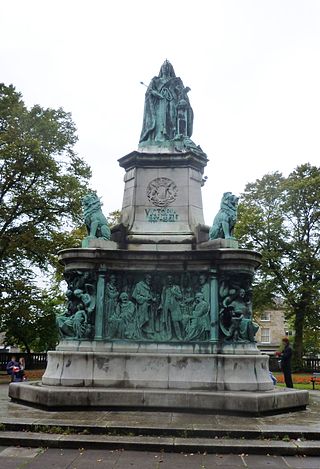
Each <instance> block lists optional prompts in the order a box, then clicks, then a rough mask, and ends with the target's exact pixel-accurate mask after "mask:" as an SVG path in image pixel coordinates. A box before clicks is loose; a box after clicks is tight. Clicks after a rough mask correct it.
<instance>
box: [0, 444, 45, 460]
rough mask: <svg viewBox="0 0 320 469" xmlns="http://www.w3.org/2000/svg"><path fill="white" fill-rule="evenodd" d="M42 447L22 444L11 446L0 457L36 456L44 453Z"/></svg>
mask: <svg viewBox="0 0 320 469" xmlns="http://www.w3.org/2000/svg"><path fill="white" fill-rule="evenodd" d="M42 452H43V449H42V448H22V447H21V446H9V447H7V448H6V449H4V450H3V451H1V453H0V457H2V458H3V457H6V458H35V457H36V456H38V454H40V453H42Z"/></svg>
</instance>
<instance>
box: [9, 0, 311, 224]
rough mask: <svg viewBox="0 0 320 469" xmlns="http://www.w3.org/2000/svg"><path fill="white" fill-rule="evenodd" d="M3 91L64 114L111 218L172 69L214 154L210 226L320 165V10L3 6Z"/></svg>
mask: <svg viewBox="0 0 320 469" xmlns="http://www.w3.org/2000/svg"><path fill="white" fill-rule="evenodd" d="M0 44H1V46H0V72H1V73H0V81H2V82H4V83H5V84H10V83H12V84H13V85H15V86H16V88H17V90H18V91H20V92H21V93H22V94H23V97H24V100H25V102H26V104H27V105H28V106H32V105H33V104H36V103H37V104H40V105H41V106H43V107H53V108H57V107H60V106H61V107H63V108H64V110H65V111H70V112H71V113H72V116H73V120H74V121H75V123H76V125H77V128H78V136H79V143H78V144H77V151H78V153H79V154H80V155H81V156H82V157H83V158H84V159H85V160H86V161H87V162H88V163H89V164H90V166H91V168H92V170H93V180H92V187H93V188H95V189H96V190H97V192H98V194H99V195H100V196H102V199H103V202H104V210H105V212H106V213H108V212H110V211H111V210H114V209H117V208H121V205H122V195H123V170H122V169H121V168H119V166H118V163H117V159H118V158H120V157H122V156H124V155H126V154H127V153H130V152H131V151H133V150H135V149H137V145H138V140H139V135H140V131H141V126H142V117H143V105H144V93H145V88H144V87H143V86H142V85H141V84H140V81H143V82H145V83H147V84H148V83H149V82H150V80H151V78H152V77H153V76H155V75H158V72H159V68H160V66H161V64H162V62H163V61H164V60H165V59H166V58H167V59H168V60H170V61H171V63H172V64H173V66H174V69H175V72H176V75H177V76H180V77H181V78H182V80H183V82H184V85H185V86H189V87H190V88H191V91H190V93H189V98H190V102H191V105H192V107H193V110H194V115H195V117H194V133H193V136H192V139H193V140H194V141H195V143H197V144H199V145H201V147H202V149H203V150H204V151H205V152H206V153H207V155H208V158H209V160H210V161H209V164H208V166H207V168H206V171H205V175H206V176H208V181H207V183H206V185H205V187H204V188H203V201H204V208H205V220H206V223H208V224H211V223H212V218H213V216H214V215H215V212H216V210H217V209H218V207H219V202H220V198H221V195H222V193H223V192H224V191H227V190H228V191H232V192H234V193H236V194H240V193H241V192H242V191H243V189H244V187H245V185H246V183H247V182H253V181H255V180H256V179H257V178H260V177H261V176H263V175H264V174H266V173H267V172H272V171H276V170H279V171H282V172H283V173H284V174H285V175H287V174H288V173H289V172H290V171H291V170H292V169H293V168H294V167H296V166H297V165H298V164H302V163H306V162H308V161H309V162H310V163H312V164H316V165H319V164H320V1H318V0H252V1H249V0H221V1H217V0H208V1H207V0H193V1H190V0H162V1H157V2H155V1H152V0H115V1H110V0H109V1H108V0H90V1H88V0H87V1H81V0H11V1H8V0H0Z"/></svg>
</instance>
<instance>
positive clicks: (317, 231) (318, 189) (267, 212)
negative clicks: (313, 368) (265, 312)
mask: <svg viewBox="0 0 320 469" xmlns="http://www.w3.org/2000/svg"><path fill="white" fill-rule="evenodd" d="M319 200H320V168H317V167H315V166H311V165H310V164H304V165H301V166H298V167H297V168H296V169H295V170H294V171H293V172H292V173H291V174H290V175H289V176H288V177H287V178H285V177H283V176H282V174H280V173H278V172H275V173H273V174H268V175H266V176H264V177H263V178H262V179H260V180H257V181H256V182H254V183H250V184H248V185H247V186H246V188H245V192H244V194H243V195H242V197H241V204H240V207H239V223H238V225H237V226H236V236H237V237H238V238H239V241H240V242H241V245H242V246H244V247H248V248H251V249H256V250H258V251H260V252H261V254H262V266H261V269H260V271H259V273H258V276H257V286H256V291H257V292H258V298H260V300H262V302H261V303H263V301H264V302H265V303H268V302H269V303H270V302H271V301H272V296H276V295H280V296H282V297H283V298H284V300H285V306H286V310H287V314H288V317H292V318H293V323H294V328H295V344H294V358H295V363H296V366H299V365H300V364H301V359H302V356H303V352H304V350H303V337H304V332H306V331H307V330H308V329H311V328H312V327H314V326H316V325H317V324H319V320H320V205H319Z"/></svg>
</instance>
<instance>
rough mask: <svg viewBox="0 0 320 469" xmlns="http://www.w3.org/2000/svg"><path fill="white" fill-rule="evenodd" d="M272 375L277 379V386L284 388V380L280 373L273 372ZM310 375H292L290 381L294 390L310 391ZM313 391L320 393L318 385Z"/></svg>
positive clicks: (319, 385)
mask: <svg viewBox="0 0 320 469" xmlns="http://www.w3.org/2000/svg"><path fill="white" fill-rule="evenodd" d="M273 375H274V376H275V377H276V378H277V381H278V383H277V386H280V387H284V386H285V384H284V378H283V374H282V373H281V372H274V373H273ZM311 377H312V373H292V381H293V386H294V387H295V389H307V390H312V389H313V388H312V383H310V380H311ZM314 389H315V390H318V391H320V383H319V384H317V383H316V385H315V387H314Z"/></svg>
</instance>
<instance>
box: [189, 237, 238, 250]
mask: <svg viewBox="0 0 320 469" xmlns="http://www.w3.org/2000/svg"><path fill="white" fill-rule="evenodd" d="M238 247H239V243H238V241H237V240H236V239H224V238H218V239H212V240H210V241H204V242H202V243H199V244H197V249H228V248H232V249H238Z"/></svg>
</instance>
